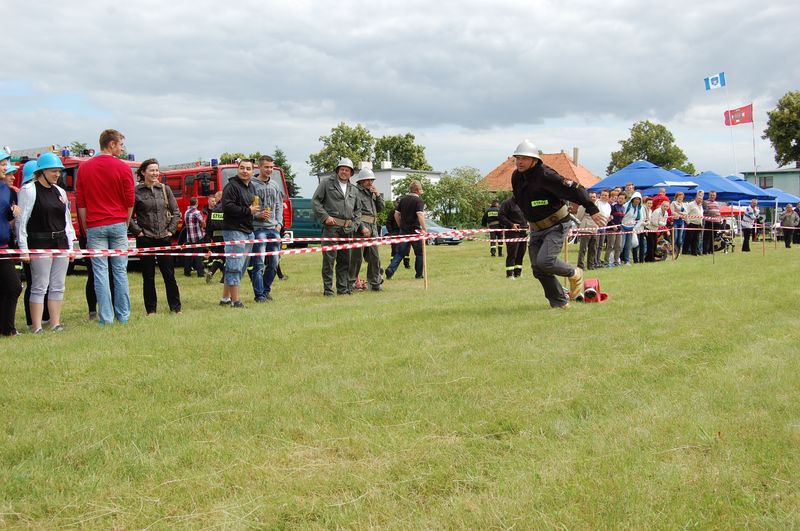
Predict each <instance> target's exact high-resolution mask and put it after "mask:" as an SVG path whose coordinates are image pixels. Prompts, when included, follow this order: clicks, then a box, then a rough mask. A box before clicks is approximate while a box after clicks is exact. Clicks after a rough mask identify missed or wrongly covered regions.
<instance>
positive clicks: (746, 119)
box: [725, 103, 753, 125]
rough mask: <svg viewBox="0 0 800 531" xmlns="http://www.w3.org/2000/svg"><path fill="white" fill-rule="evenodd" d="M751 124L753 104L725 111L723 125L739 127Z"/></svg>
mask: <svg viewBox="0 0 800 531" xmlns="http://www.w3.org/2000/svg"><path fill="white" fill-rule="evenodd" d="M752 122H753V104H752V103H751V104H750V105H745V106H744V107H739V108H738V109H733V110H731V111H725V125H739V124H748V123H752Z"/></svg>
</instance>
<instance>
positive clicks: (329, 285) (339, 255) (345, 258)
mask: <svg viewBox="0 0 800 531" xmlns="http://www.w3.org/2000/svg"><path fill="white" fill-rule="evenodd" d="M322 237H323V238H352V237H353V229H352V228H345V227H339V226H338V225H325V226H323V227H322ZM323 243H324V244H325V245H333V244H340V243H345V242H323ZM334 262H335V263H336V293H339V294H340V295H341V294H345V293H349V292H350V287H349V280H348V275H349V274H350V250H349V249H343V250H341V251H325V252H324V253H322V288H323V289H324V290H325V293H333V267H334Z"/></svg>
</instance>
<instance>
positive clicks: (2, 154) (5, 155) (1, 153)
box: [0, 149, 11, 161]
mask: <svg viewBox="0 0 800 531" xmlns="http://www.w3.org/2000/svg"><path fill="white" fill-rule="evenodd" d="M10 158H11V154H10V153H9V152H8V151H6V150H5V149H0V161H2V160H6V159H10Z"/></svg>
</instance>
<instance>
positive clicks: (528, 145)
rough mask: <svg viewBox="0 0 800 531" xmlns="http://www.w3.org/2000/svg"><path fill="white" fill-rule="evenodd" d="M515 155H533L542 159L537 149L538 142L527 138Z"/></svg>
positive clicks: (518, 147)
mask: <svg viewBox="0 0 800 531" xmlns="http://www.w3.org/2000/svg"><path fill="white" fill-rule="evenodd" d="M514 156H515V157H516V156H522V157H533V158H535V159H539V160H542V157H540V156H539V150H538V149H536V144H534V143H533V142H531V141H530V140H528V139H527V138H526V139H525V140H523V141H522V143H521V144H520V145H518V146H517V149H516V150H515V151H514Z"/></svg>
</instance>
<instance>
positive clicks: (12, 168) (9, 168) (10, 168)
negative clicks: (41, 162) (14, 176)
mask: <svg viewBox="0 0 800 531" xmlns="http://www.w3.org/2000/svg"><path fill="white" fill-rule="evenodd" d="M18 169H19V168H18V167H17V166H14V165H13V164H10V163H9V164H8V166H6V175H8V174H9V173H16V172H17V170H18Z"/></svg>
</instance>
